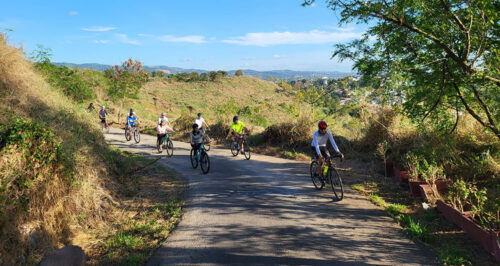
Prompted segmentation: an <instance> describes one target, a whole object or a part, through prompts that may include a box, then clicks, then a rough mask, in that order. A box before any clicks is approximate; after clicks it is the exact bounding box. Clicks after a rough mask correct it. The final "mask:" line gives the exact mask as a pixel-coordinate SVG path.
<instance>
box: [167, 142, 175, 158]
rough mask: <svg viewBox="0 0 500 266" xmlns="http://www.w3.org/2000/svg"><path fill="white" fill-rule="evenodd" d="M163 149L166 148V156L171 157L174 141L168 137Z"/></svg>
mask: <svg viewBox="0 0 500 266" xmlns="http://www.w3.org/2000/svg"><path fill="white" fill-rule="evenodd" d="M165 150H167V156H168V157H172V156H173V155H174V143H173V142H172V141H171V140H170V139H169V140H167V145H166V148H165Z"/></svg>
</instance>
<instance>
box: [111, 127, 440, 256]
mask: <svg viewBox="0 0 500 266" xmlns="http://www.w3.org/2000/svg"><path fill="white" fill-rule="evenodd" d="M106 138H107V139H108V141H109V142H110V143H111V144H113V145H115V146H118V147H120V148H122V149H124V150H128V151H131V152H135V153H139V154H143V155H148V156H158V154H157V152H156V151H155V149H154V144H155V141H156V138H155V137H151V136H145V135H143V136H142V141H141V143H140V144H135V143H133V140H132V141H131V142H126V141H125V138H124V135H123V131H122V130H119V129H112V130H111V132H110V133H109V134H107V135H106ZM174 146H175V153H174V156H173V157H172V158H164V159H161V160H160V162H161V163H163V164H164V165H165V166H167V167H170V168H171V169H173V170H175V171H177V172H178V173H179V174H181V175H182V176H184V177H185V178H186V179H187V180H188V182H189V189H188V198H187V201H186V206H185V210H184V215H183V218H182V221H181V223H180V224H179V226H178V228H177V229H176V230H175V231H174V232H173V233H172V235H171V236H170V237H169V238H168V240H167V242H166V244H165V245H163V246H162V247H161V248H159V249H158V250H157V251H156V252H155V253H154V254H153V256H152V257H151V258H150V260H149V262H148V265H169V264H229V263H231V264H309V265H310V264H325V265H332V264H341V265H344V264H345V265H364V264H377V265H380V264H384V265H401V264H404V265H412V264H414V265H416V264H418V265H422V264H425V265H430V264H435V257H434V255H433V254H432V253H431V252H429V251H427V250H425V249H422V248H421V247H419V246H417V245H416V244H415V243H414V242H412V241H411V240H408V239H407V238H406V237H405V236H403V233H402V232H401V230H400V229H399V227H398V226H397V225H396V223H395V222H394V221H393V220H392V219H391V218H390V217H387V216H386V215H385V214H384V213H383V211H382V210H380V209H379V208H378V207H376V206H375V205H373V204H371V203H370V202H368V201H367V200H366V199H364V197H363V196H361V195H360V194H358V193H356V192H354V191H352V190H350V189H349V188H347V189H346V193H345V198H344V200H343V201H341V202H332V200H331V195H330V191H327V190H323V191H320V192H318V191H316V190H315V189H314V188H313V185H312V183H311V180H310V178H309V176H308V164H306V163H303V162H295V161H290V160H284V159H280V158H274V157H269V156H263V155H255V154H254V155H252V159H251V160H250V161H247V160H244V159H243V156H241V155H239V156H238V157H232V155H231V153H230V151H229V150H227V149H225V150H224V149H212V150H211V151H210V152H209V155H210V159H211V165H212V168H211V170H210V173H209V174H208V175H203V174H202V173H201V170H200V169H199V168H198V169H192V168H191V165H190V163H189V150H190V147H189V145H188V144H186V143H181V142H174Z"/></svg>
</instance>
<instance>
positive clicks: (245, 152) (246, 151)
mask: <svg viewBox="0 0 500 266" xmlns="http://www.w3.org/2000/svg"><path fill="white" fill-rule="evenodd" d="M243 147H244V150H243V151H242V152H243V155H245V159H247V160H250V145H248V142H247V141H246V140H244V141H243Z"/></svg>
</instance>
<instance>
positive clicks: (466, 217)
mask: <svg viewBox="0 0 500 266" xmlns="http://www.w3.org/2000/svg"><path fill="white" fill-rule="evenodd" d="M437 209H438V210H439V211H440V212H441V213H442V214H443V215H444V217H445V218H446V219H448V220H449V221H451V222H453V223H454V224H456V225H458V226H459V227H460V228H462V229H463V230H464V232H465V233H466V234H467V235H468V236H469V238H471V239H472V240H474V241H475V242H477V243H479V244H480V245H481V246H482V247H483V248H484V249H485V250H486V251H488V252H489V253H490V254H491V255H493V256H494V257H495V259H496V260H497V261H499V262H500V242H499V239H498V232H495V231H492V230H490V231H488V230H486V229H484V228H482V227H481V226H479V225H478V224H476V223H475V222H474V221H473V220H472V219H471V218H470V214H469V213H461V212H459V211H458V210H455V209H454V208H453V207H451V206H450V205H448V204H446V203H444V202H442V201H440V200H438V201H437Z"/></svg>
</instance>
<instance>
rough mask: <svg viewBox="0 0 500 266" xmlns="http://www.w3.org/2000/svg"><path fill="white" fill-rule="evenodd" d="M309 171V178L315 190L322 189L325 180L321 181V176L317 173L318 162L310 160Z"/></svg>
mask: <svg viewBox="0 0 500 266" xmlns="http://www.w3.org/2000/svg"><path fill="white" fill-rule="evenodd" d="M309 171H310V173H311V180H312V182H313V185H314V187H315V188H316V189H317V190H321V189H323V187H324V186H325V182H324V181H323V178H321V176H319V175H318V162H316V161H312V162H311V166H310V167H309Z"/></svg>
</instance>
